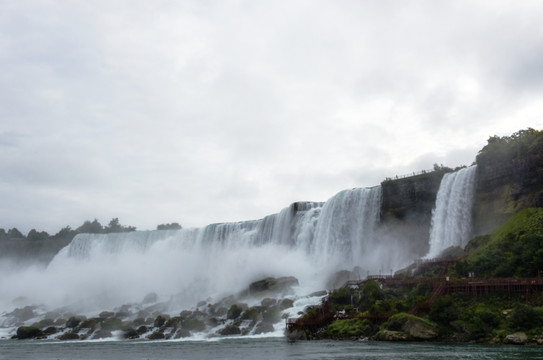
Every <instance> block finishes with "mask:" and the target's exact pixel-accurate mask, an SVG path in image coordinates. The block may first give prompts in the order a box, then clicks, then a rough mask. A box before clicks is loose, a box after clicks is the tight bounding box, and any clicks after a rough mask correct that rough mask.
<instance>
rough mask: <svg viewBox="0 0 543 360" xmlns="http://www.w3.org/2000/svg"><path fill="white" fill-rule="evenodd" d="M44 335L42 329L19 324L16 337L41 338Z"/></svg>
mask: <svg viewBox="0 0 543 360" xmlns="http://www.w3.org/2000/svg"><path fill="white" fill-rule="evenodd" d="M43 337H45V334H44V333H43V331H41V330H40V329H39V328H37V327H35V326H21V327H19V328H18V329H17V336H16V338H17V339H41V338H43Z"/></svg>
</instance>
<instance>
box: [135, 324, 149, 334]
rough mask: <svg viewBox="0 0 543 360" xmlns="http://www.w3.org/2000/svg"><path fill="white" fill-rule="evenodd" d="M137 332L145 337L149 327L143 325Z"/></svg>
mask: <svg viewBox="0 0 543 360" xmlns="http://www.w3.org/2000/svg"><path fill="white" fill-rule="evenodd" d="M136 331H137V333H138V334H139V335H143V334H145V333H146V332H148V331H149V329H148V328H147V326H145V325H142V326H140V327H139V328H138V330H136Z"/></svg>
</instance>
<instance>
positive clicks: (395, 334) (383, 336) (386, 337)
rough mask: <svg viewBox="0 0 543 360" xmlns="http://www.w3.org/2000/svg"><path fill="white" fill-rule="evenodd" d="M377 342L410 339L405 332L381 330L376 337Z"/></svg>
mask: <svg viewBox="0 0 543 360" xmlns="http://www.w3.org/2000/svg"><path fill="white" fill-rule="evenodd" d="M375 338H376V339H377V340H382V341H407V340H409V337H408V336H407V334H406V333H404V332H403V331H392V330H381V331H379V332H378V333H377V334H376V335H375Z"/></svg>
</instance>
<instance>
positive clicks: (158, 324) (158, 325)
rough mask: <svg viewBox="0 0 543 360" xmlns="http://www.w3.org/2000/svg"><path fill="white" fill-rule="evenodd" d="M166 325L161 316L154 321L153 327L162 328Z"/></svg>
mask: <svg viewBox="0 0 543 360" xmlns="http://www.w3.org/2000/svg"><path fill="white" fill-rule="evenodd" d="M165 323H166V318H165V317H164V316H162V315H158V316H157V317H156V319H155V322H154V326H155V327H162V325H164V324H165Z"/></svg>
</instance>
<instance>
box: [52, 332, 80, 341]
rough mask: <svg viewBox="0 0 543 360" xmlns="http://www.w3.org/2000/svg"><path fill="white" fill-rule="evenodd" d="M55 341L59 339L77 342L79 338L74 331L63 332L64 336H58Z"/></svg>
mask: <svg viewBox="0 0 543 360" xmlns="http://www.w3.org/2000/svg"><path fill="white" fill-rule="evenodd" d="M57 339H59V340H79V339H80V337H79V334H78V333H76V332H75V331H68V332H65V333H64V334H62V335H60V336H59V337H58V338H57Z"/></svg>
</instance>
